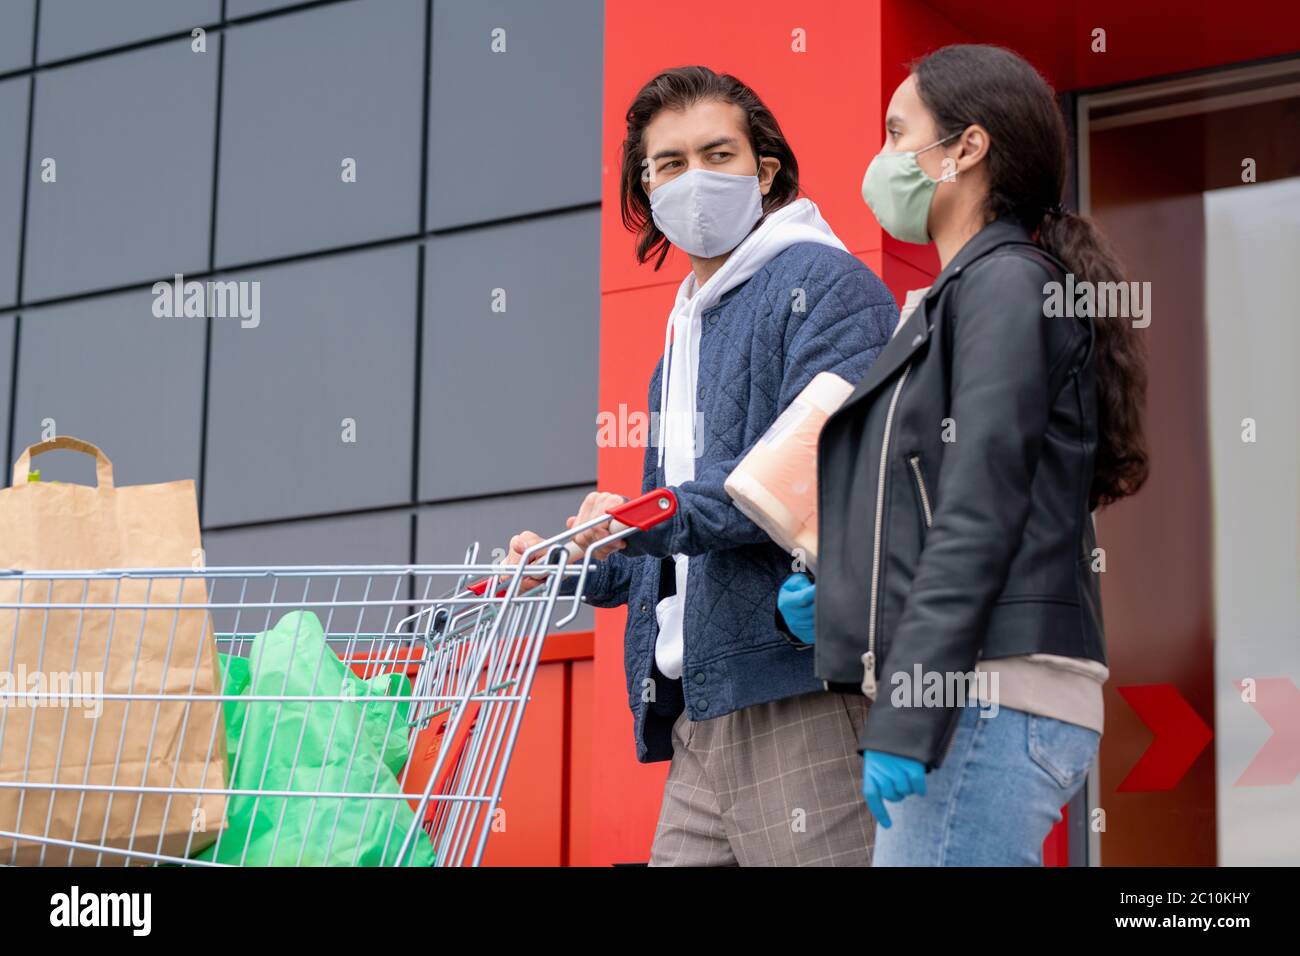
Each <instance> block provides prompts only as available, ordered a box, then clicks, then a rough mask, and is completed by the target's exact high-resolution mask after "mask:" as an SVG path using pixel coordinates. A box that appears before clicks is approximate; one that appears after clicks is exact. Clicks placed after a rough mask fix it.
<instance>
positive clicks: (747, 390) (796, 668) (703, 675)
mask: <svg viewBox="0 0 1300 956" xmlns="http://www.w3.org/2000/svg"><path fill="white" fill-rule="evenodd" d="M796 289H802V290H803V293H804V295H803V297H802V302H800V297H799V296H796V295H794V294H792V293H793V290H796ZM797 305H802V310H801V311H796V310H795V308H794V307H795V306H797ZM897 321H898V309H897V307H896V305H895V303H894V299H893V297H892V296H891V295H890V293H889V290H888V289H887V288H885V285H884V283H882V282H881V281H880V279H878V278H877V277H876V276H875V274H874V273H872V272H871V270H870V269H868V268H867V267H866V266H864V265H863V264H862V263H861V262H860V261H858V260H857V259H856V258H854V257H853V256H851V255H849V254H848V253H846V252H841V251H839V250H838V249H834V248H831V247H830V246H825V245H820V244H817V243H811V242H804V243H797V244H795V245H792V246H790V247H789V248H787V249H786V250H785V251H783V252H781V253H779V254H778V255H776V256H775V257H774V258H773V259H772V260H771V261H770V262H768V263H767V265H765V266H764V267H763V268H762V269H760V270H759V271H758V272H757V273H755V274H754V275H753V276H752V277H751V278H750V279H749V280H748V281H747V282H744V283H742V284H741V285H739V286H737V287H736V288H734V289H732V290H730V291H729V292H727V293H726V294H724V295H723V297H722V298H721V300H720V301H719V302H718V303H717V304H715V305H714V306H713V307H712V308H710V309H709V310H707V311H706V312H704V314H703V316H702V331H701V338H700V360H699V375H698V380H699V390H698V392H697V399H696V408H697V411H698V412H699V413H700V414H701V415H702V418H703V440H702V443H701V447H700V456H699V457H698V458H697V459H696V462H695V476H696V477H695V480H694V481H689V482H686V483H684V484H682V485H680V486H678V487H676V488H674V489H673V490H674V491H675V492H676V494H677V501H678V510H677V513H676V514H675V515H674V516H673V517H672V518H671V519H670V520H668V521H667V522H665V523H664V524H662V525H660V526H658V527H656V528H654V529H652V530H650V531H642V532H638V533H636V534H634V535H632V536H631V537H629V538H628V539H627V547H626V548H625V549H624V550H622V551H619V552H615V553H614V554H612V555H611V556H610V557H609V558H607V559H606V560H604V561H600V562H597V563H595V564H594V565H593V567H592V573H591V574H590V575H589V578H588V582H587V586H586V587H585V589H584V595H583V600H585V601H586V602H587V603H589V604H592V605H595V606H597V607H616V606H618V605H621V604H627V605H628V616H627V630H626V632H625V635H624V658H625V664H626V670H627V690H628V705H629V706H630V707H631V708H632V713H633V714H634V715H635V717H636V730H635V733H636V748H637V758H638V759H639V760H641V761H643V762H646V763H649V762H652V761H656V760H668V759H670V758H671V757H672V754H673V747H672V739H671V731H672V725H673V722H674V720H675V719H676V718H677V716H678V715H679V714H681V712H682V709H683V708H685V709H686V710H687V712H688V713H689V715H690V718H691V719H692V720H706V719H709V718H712V717H721V716H723V715H724V714H729V713H731V712H732V711H735V710H739V709H741V708H742V707H748V706H750V705H752V704H761V703H765V702H767V701H772V700H780V699H781V698H784V697H792V696H794V695H796V694H803V693H807V692H808V691H813V690H820V689H821V688H822V686H823V685H822V682H821V681H820V680H818V679H816V678H815V677H814V676H813V655H812V654H811V653H809V652H808V651H809V648H810V647H811V645H807V646H805V647H802V648H801V647H798V646H796V645H795V644H793V643H792V642H791V641H790V640H789V639H788V638H787V637H786V636H785V635H784V634H783V633H782V632H781V631H779V630H778V629H777V627H776V616H775V615H776V594H777V589H778V588H779V587H780V586H781V582H782V581H784V580H785V579H786V577H788V576H789V574H790V569H791V558H790V556H789V555H788V554H786V552H784V551H783V550H781V548H779V547H777V546H776V545H775V544H773V543H772V541H771V539H770V538H768V537H767V535H766V534H765V533H764V532H763V531H762V530H761V529H760V528H759V527H758V526H757V525H755V524H754V523H753V522H752V521H750V520H749V519H748V518H746V517H745V516H744V515H743V514H742V513H741V512H740V511H739V510H738V509H737V508H736V507H735V505H733V504H732V502H731V499H730V498H729V497H728V496H727V493H726V491H724V490H723V487H722V483H723V482H724V481H725V480H726V478H727V475H728V474H730V473H731V470H732V469H733V468H734V467H735V466H736V464H737V463H738V462H739V461H740V459H741V458H743V457H744V455H745V453H746V452H747V451H748V450H749V448H750V447H751V446H752V445H753V444H754V443H755V442H756V441H757V440H758V439H759V437H761V436H762V434H763V433H764V432H765V431H767V428H768V426H769V425H771V424H772V422H773V421H774V420H775V419H776V417H777V415H778V414H780V412H781V411H782V410H784V409H785V407H786V406H787V405H789V404H790V402H791V401H792V400H793V399H794V397H795V396H796V395H798V394H799V392H800V391H802V390H803V388H804V386H805V385H807V384H808V383H809V382H810V381H811V380H812V378H813V376H814V375H816V374H817V373H818V372H822V371H831V372H835V373H836V374H838V375H840V376H841V377H843V378H844V379H846V380H848V381H849V382H850V383H856V382H857V381H858V380H859V379H860V378H862V376H863V375H864V374H866V371H867V368H868V367H869V366H870V365H871V363H872V361H873V360H874V359H875V357H876V355H877V354H878V353H879V352H880V350H881V349H882V348H883V347H884V346H885V343H886V342H888V341H889V337H890V335H891V333H892V332H893V329H894V325H895V323H896V322H897ZM662 373H663V360H662V359H661V360H660V363H659V365H658V366H656V368H655V371H654V375H653V377H652V378H651V380H650V388H649V409H650V411H651V412H652V413H654V412H658V411H659V378H660V375H661V374H662ZM641 484H642V491H643V492H644V491H649V490H651V489H652V488H658V487H661V486H662V485H663V472H662V470H661V469H660V468H659V467H658V450H657V448H656V447H655V446H654V443H653V442H652V443H651V444H650V447H649V448H647V449H646V455H645V471H644V475H643V477H642V483H641ZM672 554H686V555H689V556H690V558H691V563H690V570H689V578H688V580H687V587H686V607H685V614H684V628H683V631H684V640H683V644H684V661H683V670H682V678H681V680H680V681H670V680H669V679H668V678H666V677H664V676H663V675H662V674H660V673H659V672H658V669H657V668H656V667H655V666H654V647H655V639H656V636H657V634H658V629H659V627H658V622H657V621H656V619H655V605H656V604H657V603H658V601H659V599H660V597H662V596H664V595H661V593H660V578H661V576H662V577H663V578H664V582H663V583H664V586H665V587H666V588H668V589H669V590H667V591H666V592H665V594H667V593H672V592H671V588H672V587H673V572H672V563H671V559H669V556H670V555H672ZM664 559H669V560H668V561H667V562H665V560H664Z"/></svg>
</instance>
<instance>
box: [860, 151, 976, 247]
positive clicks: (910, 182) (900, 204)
mask: <svg viewBox="0 0 1300 956" xmlns="http://www.w3.org/2000/svg"><path fill="white" fill-rule="evenodd" d="M960 135H961V133H953V134H952V136H945V137H944V138H943V139H941V140H939V141H937V142H934V143H931V144H930V145H929V146H926V147H925V148H924V149H917V150H912V151H911V152H899V153H877V154H876V158H875V159H873V160H872V161H871V165H869V166H868V167H867V172H866V175H865V176H863V177H862V199H863V201H864V202H866V204H867V205H868V206H870V207H871V211H872V212H873V213H874V214H875V216H876V221H877V222H879V223H880V227H881V228H882V229H884V230H885V232H887V233H889V234H890V235H891V236H893V237H894V238H895V239H897V240H899V241H900V242H916V243H921V244H924V243H927V242H929V241H930V227H929V222H930V203H931V202H933V201H934V191H935V189H936V188H937V187H938V185H939V183H941V182H947V181H949V180H952V179H956V178H957V173H956V172H955V171H954V172H953V173H952V174H951V175H945V176H944V177H942V178H941V179H931V178H930V177H929V176H927V175H926V173H925V170H924V169H922V168H921V165H920V163H918V162H917V161H916V157H917V156H920V155H921V154H922V153H924V152H926V151H927V150H931V149H934V148H935V147H936V146H942V145H943V144H944V143H946V142H948V141H949V140H950V139H954V138H955V137H957V136H960Z"/></svg>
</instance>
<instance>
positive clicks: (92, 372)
mask: <svg viewBox="0 0 1300 956" xmlns="http://www.w3.org/2000/svg"><path fill="white" fill-rule="evenodd" d="M152 305H153V295H152V293H151V292H150V291H149V290H148V289H145V290H142V291H138V292H130V293H124V294H121V295H113V296H107V297H102V298H96V299H90V300H82V301H77V302H71V303H68V304H66V305H58V306H49V307H47V308H42V309H35V310H32V309H29V310H27V311H25V312H24V313H23V328H22V337H21V339H20V340H19V350H20V354H21V358H22V362H21V365H20V367H19V370H18V406H17V409H16V415H15V422H14V443H15V447H17V448H22V447H26V446H27V445H31V444H34V443H36V442H38V441H40V440H41V438H42V429H43V426H42V420H43V419H46V418H52V419H53V420H54V422H55V430H56V431H57V433H58V434H60V435H75V436H76V437H77V438H84V439H85V440H86V441H89V442H93V443H94V444H96V445H99V446H100V448H102V449H103V450H104V453H105V454H106V455H108V457H109V458H110V459H112V461H113V473H114V479H115V481H116V482H117V483H118V484H123V485H134V484H144V483H154V482H160V481H173V480H177V479H181V478H197V477H198V470H199V440H200V434H201V433H200V431H199V429H200V427H201V426H202V420H203V411H202V402H203V349H204V340H205V334H206V333H205V331H204V327H203V323H202V322H201V321H197V320H194V319H184V318H181V319H159V318H155V317H154V315H153V312H152ZM40 462H41V463H40V465H39V467H40V469H41V473H42V477H44V478H52V479H57V480H61V481H68V480H71V481H82V482H88V483H93V481H94V469H93V467H92V466H91V464H90V460H89V459H88V458H87V457H86V456H84V455H79V454H76V453H74V452H67V453H50V454H49V455H43V456H41V459H40Z"/></svg>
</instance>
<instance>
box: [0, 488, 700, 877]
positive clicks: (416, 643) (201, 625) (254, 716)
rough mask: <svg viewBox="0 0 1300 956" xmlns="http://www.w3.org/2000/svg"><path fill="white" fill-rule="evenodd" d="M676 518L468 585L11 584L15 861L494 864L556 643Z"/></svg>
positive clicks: (48, 580)
mask: <svg viewBox="0 0 1300 956" xmlns="http://www.w3.org/2000/svg"><path fill="white" fill-rule="evenodd" d="M675 510H676V501H675V499H674V498H673V496H672V493H671V492H668V491H666V490H663V489H660V490H657V491H653V492H650V493H649V494H647V495H643V496H642V497H640V498H637V499H635V500H633V501H631V502H628V503H627V504H626V505H624V506H622V507H620V508H617V509H614V510H613V511H611V512H610V513H609V514H608V515H604V516H600V517H597V518H593V519H592V520H590V521H587V522H585V523H583V524H581V525H576V526H575V527H574V528H571V529H569V530H568V531H565V532H563V533H561V534H558V535H555V536H553V537H551V538H549V539H547V540H545V541H542V542H540V543H538V544H536V545H535V546H533V547H532V548H530V549H528V551H526V552H525V553H524V555H523V560H522V562H521V563H519V564H516V565H505V564H480V563H476V559H477V551H478V546H477V545H476V546H474V548H473V549H471V551H470V552H469V553H467V555H466V561H465V563H464V564H460V565H421V566H364V567H362V566H358V567H275V568H273V567H245V568H198V569H178V568H161V569H116V570H97V571H21V572H0V864H9V865H12V864H19V865H25V864H35V865H106V866H128V865H159V864H185V865H201V866H212V865H223V864H227V863H237V864H243V865H252V864H271V865H295V864H297V865H322V864H330V865H396V866H411V865H437V866H460V865H477V864H478V863H479V862H480V861H481V859H482V857H483V852H484V847H485V845H486V842H487V839H488V836H489V834H490V833H491V832H492V830H493V822H494V819H495V815H496V813H497V812H498V804H499V802H500V798H501V791H502V786H503V784H504V781H505V775H506V770H507V768H508V766H509V763H510V757H511V754H512V752H513V750H514V746H515V742H516V739H517V737H518V734H519V727H520V723H521V721H522V719H523V714H524V707H525V704H526V703H527V701H528V697H529V694H530V691H531V688H532V684H533V678H534V675H535V673H536V669H537V663H538V660H539V657H540V654H541V650H542V643H543V641H544V639H545V636H546V634H547V632H548V631H549V630H550V629H551V628H552V627H562V626H564V625H565V624H567V623H569V622H570V621H571V620H573V618H574V617H575V616H576V615H577V613H578V610H579V605H580V602H581V597H582V593H583V587H584V584H585V582H586V580H587V575H588V573H589V571H590V568H591V562H592V560H593V554H594V553H595V552H596V551H597V550H598V549H600V548H603V547H605V546H606V545H608V544H610V543H612V542H614V541H617V540H619V539H621V538H624V537H626V536H628V535H631V534H635V533H636V532H637V531H638V530H644V529H646V528H649V527H651V526H652V525H654V524H657V523H659V522H660V521H663V520H666V519H667V518H669V517H670V516H671V515H672V514H673V513H674V512H675ZM610 519H617V520H613V521H612V522H611V524H610V526H609V533H608V534H606V535H605V536H604V537H603V538H601V539H600V540H599V541H596V542H594V543H592V544H590V545H589V546H588V547H587V548H586V549H585V551H584V550H580V549H579V548H578V547H577V546H576V545H575V544H574V543H573V539H574V538H575V537H576V536H577V535H579V534H581V533H582V532H585V531H588V530H589V529H591V528H594V527H597V526H599V525H601V524H603V523H604V522H606V521H609V520H610ZM525 566H526V567H527V569H528V570H527V576H525V574H524V568H525ZM557 609H558V610H557ZM560 611H563V612H564V613H563V614H562V616H559V612H560ZM557 616H559V619H558V620H553V619H554V618H555V617H557ZM160 634H161V635H164V639H163V640H159V639H158V636H159V635H160ZM268 635H270V636H268ZM6 637H8V638H9V640H7V641H6V640H5V638H6ZM273 639H274V640H275V641H277V642H278V643H272V641H273ZM213 642H215V648H216V651H217V652H218V654H219V655H220V656H219V658H218V660H219V665H218V667H217V668H216V673H217V675H218V677H217V679H215V680H211V679H210V678H209V675H210V674H211V673H212V671H211V659H212V657H213V655H212V654H211V649H212V647H213ZM259 642H262V645H261V647H259ZM6 645H8V647H7V650H8V654H7V655H5V654H4V653H3V651H4V650H5V649H6ZM205 647H206V648H207V650H206V652H205V651H204V648H205ZM205 653H206V660H208V662H209V664H208V668H209V669H208V670H207V671H206V672H205V670H204V664H203V663H202V661H203V660H205V657H204V655H205ZM304 653H306V658H305V661H306V665H305V666H306V670H307V672H308V674H309V679H308V681H307V683H306V684H305V686H304V685H303V682H302V680H301V675H302V671H303V667H302V666H298V671H297V676H296V677H291V674H290V670H289V669H287V668H292V667H293V666H294V662H295V660H296V659H297V658H298V657H301V655H302V654H304ZM272 655H278V656H276V657H274V659H273V657H272ZM6 656H7V658H8V659H7V660H6V659H4V657H6ZM276 661H278V662H279V663H278V664H276V663H274V662H276ZM268 662H271V663H268ZM302 663H303V662H302V660H298V664H299V665H301V664H302ZM280 665H284V667H283V668H281V669H277V667H279V666H280ZM282 670H283V673H282ZM335 672H337V673H335ZM141 674H148V675H151V676H150V681H149V685H148V686H145V685H143V684H141V683H139V682H138V680H137V679H138V677H139V676H140V675H141ZM158 674H163V675H164V677H163V678H162V679H161V680H157V679H156V675H158ZM236 674H240V675H242V677H243V680H244V683H243V685H242V686H240V687H239V688H238V689H236V687H235V686H234V684H235V680H234V675H236ZM322 675H333V676H329V677H328V679H325V677H323V676H322ZM281 678H283V679H281ZM205 681H206V682H207V683H205ZM376 687H378V688H379V690H378V691H377V690H376ZM205 688H206V689H205ZM82 719H88V720H89V723H88V724H87V725H83V726H77V725H76V724H75V723H73V722H74V721H78V720H82ZM250 728H254V729H252V730H250ZM268 740H270V744H269V745H268ZM371 744H373V745H374V746H373V747H371V746H370V745H371ZM376 754H377V756H376ZM128 755H129V757H128ZM141 755H143V756H141ZM178 755H188V756H187V757H186V758H185V759H182V758H181V756H178ZM187 761H188V762H187ZM340 781H342V783H340ZM236 811H238V812H236ZM254 830H257V831H259V832H260V833H261V836H262V839H260V841H256V840H254V839H253V838H252V836H251V835H252V833H253V832H254ZM363 838H364V839H363Z"/></svg>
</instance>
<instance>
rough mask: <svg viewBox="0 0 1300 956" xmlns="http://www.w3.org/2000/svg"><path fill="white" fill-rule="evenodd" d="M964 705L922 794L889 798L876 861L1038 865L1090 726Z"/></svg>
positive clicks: (1077, 774) (1085, 765) (1081, 774)
mask: <svg viewBox="0 0 1300 956" xmlns="http://www.w3.org/2000/svg"><path fill="white" fill-rule="evenodd" d="M996 713H997V716H995V717H981V716H980V714H981V710H980V708H979V707H978V706H968V707H966V708H964V709H963V711H962V713H961V715H960V717H959V719H958V725H957V730H956V733H955V734H954V736H953V739H952V746H951V749H950V750H949V752H948V756H947V758H946V759H945V760H944V762H943V766H942V767H940V768H939V769H938V770H935V771H932V772H930V773H928V774H926V777H925V786H926V792H925V795H924V796H916V795H912V796H910V797H906V798H905V799H903V800H901V801H899V802H897V803H888V804H886V807H887V809H888V810H889V816H890V818H891V820H892V821H893V826H892V827H890V828H888V829H886V828H884V827H880V826H877V828H876V852H875V858H874V861H873V863H872V865H873V866H1041V865H1042V860H1043V840H1044V839H1045V838H1046V837H1047V834H1048V831H1050V830H1051V828H1052V827H1053V826H1054V825H1055V824H1056V823H1057V822H1058V821H1059V820H1060V819H1061V807H1062V806H1064V805H1065V804H1066V803H1069V801H1070V798H1071V797H1073V796H1074V795H1075V793H1076V792H1078V790H1079V788H1080V787H1081V786H1082V785H1083V782H1084V778H1085V777H1086V776H1087V773H1088V769H1089V768H1090V767H1091V766H1092V763H1093V759H1094V758H1095V757H1096V754H1097V746H1098V744H1099V743H1100V741H1101V735H1100V734H1099V733H1097V732H1096V731H1095V730H1089V729H1088V728H1087V727H1080V726H1079V725H1077V724H1067V723H1065V722H1063V721H1060V720H1054V719H1053V718H1051V717H1040V716H1038V715H1036V714H1027V713H1025V712H1024V711H1022V710H1013V709H1011V708H1009V707H1002V708H1000V709H998V711H997V712H996Z"/></svg>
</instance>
